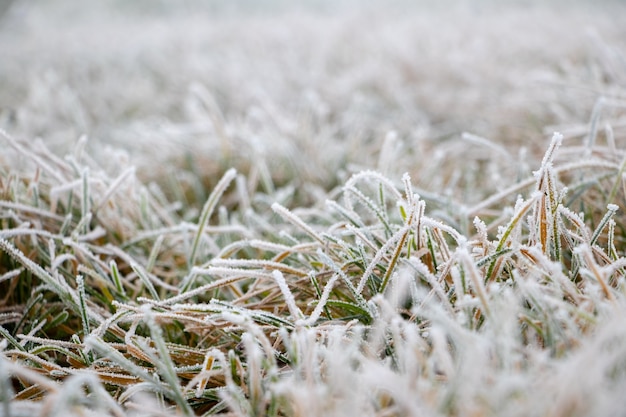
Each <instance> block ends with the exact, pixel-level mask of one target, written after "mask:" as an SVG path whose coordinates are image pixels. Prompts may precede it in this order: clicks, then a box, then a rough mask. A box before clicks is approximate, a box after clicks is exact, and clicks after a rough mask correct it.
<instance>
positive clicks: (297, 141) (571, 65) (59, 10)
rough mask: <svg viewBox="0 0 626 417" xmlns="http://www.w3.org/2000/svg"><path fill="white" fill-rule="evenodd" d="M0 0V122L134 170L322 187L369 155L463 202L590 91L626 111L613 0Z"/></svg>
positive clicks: (579, 132)
mask: <svg viewBox="0 0 626 417" xmlns="http://www.w3.org/2000/svg"><path fill="white" fill-rule="evenodd" d="M0 4H1V6H0V13H1V17H0V19H1V20H0V56H1V57H2V59H0V128H2V129H4V130H5V131H7V132H8V133H10V134H12V135H14V136H16V137H22V138H28V139H32V140H34V139H36V138H41V139H42V140H43V141H44V142H45V143H47V144H48V145H49V146H50V147H51V148H52V149H53V150H54V152H58V154H59V155H63V154H64V153H66V152H69V151H70V150H71V149H73V147H74V146H75V145H76V143H77V142H78V139H79V138H81V137H83V136H84V135H86V137H88V141H87V143H88V145H87V146H88V148H89V149H90V152H91V155H92V156H93V157H94V159H95V160H97V161H98V162H99V163H100V164H101V166H102V169H105V170H106V169H110V170H116V169H118V168H117V167H118V166H117V165H116V164H112V163H111V161H112V160H115V161H118V160H120V158H121V159H122V160H127V161H130V162H129V163H132V164H133V165H136V166H137V167H138V174H139V175H140V176H141V177H142V178H143V179H145V180H147V181H157V182H158V181H162V180H163V178H164V177H165V176H167V175H174V176H180V175H182V174H181V172H184V171H185V170H187V171H188V172H191V173H193V174H194V175H200V176H201V177H202V178H205V179H206V181H207V182H208V183H211V182H212V179H213V178H219V175H220V173H221V172H223V171H224V170H225V169H227V168H228V167H230V166H236V167H237V168H238V169H240V171H242V172H244V173H248V174H249V173H250V172H251V171H252V169H253V168H254V169H255V170H257V171H259V172H260V171H263V170H265V171H266V172H269V174H268V175H270V176H271V177H272V178H273V180H274V181H275V182H276V183H277V184H284V183H289V182H291V181H296V183H303V182H312V183H315V184H318V185H320V186H321V187H322V188H324V189H330V188H332V187H333V186H335V185H337V184H340V183H341V182H342V181H344V180H345V178H347V176H348V175H349V174H350V173H351V172H354V171H356V170H358V169H363V168H375V169H378V170H380V171H382V172H383V173H385V174H388V175H390V176H397V178H399V176H400V175H401V173H402V172H404V171H409V172H412V173H413V174H414V176H416V175H417V176H419V178H420V180H419V181H420V185H421V186H422V187H423V188H424V189H425V190H437V191H441V190H449V192H450V193H457V192H459V190H466V191H464V193H465V194H466V195H463V196H460V197H459V198H460V199H462V200H464V201H472V200H476V201H478V200H479V199H480V198H482V195H481V194H482V193H476V194H474V193H473V191H472V190H473V188H476V187H475V186H476V185H480V187H481V189H482V190H483V191H484V192H485V193H489V192H493V191H494V190H495V189H498V188H502V187H504V186H506V185H507V182H506V181H507V180H503V178H508V181H515V180H517V179H519V178H521V177H523V176H525V175H529V174H530V171H531V169H532V168H534V167H535V166H534V165H533V163H532V162H530V161H533V159H532V158H533V157H534V156H537V157H540V156H541V154H542V153H543V152H544V150H545V147H546V145H547V143H548V141H549V138H550V136H551V134H552V131H553V130H561V131H563V132H564V133H565V135H566V140H572V141H574V140H579V139H581V138H582V137H583V136H584V134H585V132H586V131H587V126H588V124H589V120H590V117H591V114H592V110H593V108H594V105H595V104H596V102H597V100H598V98H599V97H600V96H604V97H607V98H608V99H609V100H610V101H611V102H612V103H614V105H611V106H607V107H606V109H605V111H604V113H603V117H607V118H611V119H612V120H618V121H619V120H621V122H618V123H614V129H616V130H617V131H618V133H619V129H624V123H623V122H624V119H623V116H624V111H623V106H621V105H620V103H622V102H623V101H624V100H626V59H625V51H626V25H624V24H623V22H625V21H626V6H625V5H624V4H623V2H619V1H594V2H592V1H577V2H572V1H550V2H544V1H522V0H519V1H506V2H499V1H452V0H450V1H440V2H436V4H434V2H426V1H408V0H392V1H377V0H367V1H356V0H353V1H349V0H342V1H331V0H311V1H306V2H288V1H284V0H260V1H258V0H255V1H253V0H237V1H229V2H222V1H199V0H185V1H178V2H169V1H147V0H146V1H143V0H138V1H133V2H127V1H121V0H108V1H98V2H79V1H68V0H49V1H28V0H15V1H13V2H11V1H6V0H4V1H3V2H2V3H0ZM620 123H622V124H620ZM462 132H470V133H472V134H475V135H478V136H480V137H483V138H486V139H488V140H489V141H490V143H491V145H495V146H496V147H501V148H499V150H497V152H496V155H500V156H499V157H497V158H493V153H492V152H491V151H490V152H486V151H485V146H484V144H483V145H480V144H478V145H477V144H476V143H469V142H468V141H467V140H466V139H463V138H462V137H461V134H462ZM491 145H490V146H491ZM491 147H493V146H491ZM492 150H493V149H492ZM498 152H499V153H498ZM494 159H495V160H494ZM259 164H261V165H260V166H261V168H259ZM513 167H514V168H513ZM520 167H521V168H520ZM457 168H458V169H457ZM255 172H256V171H255ZM465 172H473V173H477V174H476V176H475V178H469V177H467V176H465V175H464V174H463V173H465ZM442 173H443V175H442ZM394 178H395V177H394Z"/></svg>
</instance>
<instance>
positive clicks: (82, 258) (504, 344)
mask: <svg viewBox="0 0 626 417" xmlns="http://www.w3.org/2000/svg"><path fill="white" fill-rule="evenodd" d="M2 138H3V140H4V141H5V143H7V144H8V145H10V146H12V147H13V148H14V149H16V150H17V152H18V153H19V154H20V157H22V158H25V159H26V160H28V161H29V163H28V164H25V165H24V166H30V167H32V168H26V169H24V170H23V171H20V172H19V173H16V174H17V176H16V179H15V180H14V184H12V185H11V187H12V189H11V190H5V194H7V193H11V196H12V198H11V199H10V200H5V202H3V204H4V206H5V207H6V210H7V212H6V213H7V216H5V218H4V219H3V222H4V227H3V231H2V240H0V244H1V247H2V250H3V252H2V253H3V258H4V260H3V263H2V265H3V270H2V271H1V273H2V274H3V275H2V276H3V279H2V282H0V285H2V286H3V288H5V291H4V293H5V294H6V295H5V306H6V307H5V311H4V312H3V315H2V317H3V320H2V327H0V329H1V331H2V336H3V339H4V340H5V342H3V353H2V367H1V368H0V369H1V370H2V371H1V372H2V375H0V378H1V381H2V384H3V386H4V387H7V388H6V390H3V392H4V394H3V395H4V396H3V398H2V402H3V410H4V413H5V414H6V415H21V414H23V413H26V412H30V411H27V410H31V411H32V410H38V411H36V412H44V410H45V409H47V407H50V406H52V407H53V408H54V409H59V410H61V409H65V408H67V407H68V406H69V404H72V407H79V408H82V409H84V410H89V412H93V413H96V412H103V413H111V414H116V415H124V414H126V413H131V414H132V413H133V412H134V411H133V410H136V409H137V406H138V404H139V402H140V401H143V400H141V398H143V396H145V395H148V396H149V397H150V398H152V401H154V407H156V408H155V409H160V410H163V412H167V413H178V414H181V415H192V414H202V415H211V414H216V413H222V412H226V411H228V412H230V413H234V414H236V415H276V416H278V415H343V414H349V413H350V412H352V413H354V412H358V413H359V414H362V415H375V414H377V413H385V414H390V415H409V414H419V413H429V414H430V413H438V414H449V415H455V414H458V413H465V412H468V411H473V412H477V413H481V414H498V415H499V414H502V413H504V414H507V415H508V414H512V415H513V414H520V415H523V414H526V413H528V412H531V411H532V410H547V409H551V410H554V411H555V412H565V411H568V412H569V411H571V410H569V409H567V407H574V409H576V410H583V411H581V412H584V410H586V409H587V408H585V407H600V408H589V409H601V408H602V407H610V403H609V402H607V401H608V400H607V398H611V397H610V396H608V397H606V398H605V397H594V401H597V404H595V403H594V404H595V405H588V404H573V405H572V404H569V403H568V402H567V401H566V399H565V398H566V397H563V398H562V399H561V400H560V401H561V403H558V404H560V405H558V404H557V405H554V406H551V405H549V404H550V402H549V400H550V398H549V397H548V396H547V394H546V393H545V392H542V391H541V390H539V386H541V387H543V389H546V390H549V389H551V388H550V383H551V382H545V383H542V384H536V381H545V380H546V378H547V380H548V381H554V383H555V384H557V385H558V384H559V382H558V380H557V379H556V378H557V375H561V374H562V373H563V372H565V369H566V368H565V367H566V364H567V363H569V362H573V363H575V362H576V361H578V360H582V359H577V358H579V357H582V356H584V355H588V352H589V351H590V349H591V350H593V349H599V351H598V352H597V355H599V356H598V358H596V359H595V361H596V365H597V366H598V367H600V369H603V370H604V373H602V372H599V371H598V373H597V378H599V380H598V381H597V382H598V383H599V384H605V385H612V386H614V385H615V384H617V386H623V384H624V383H625V382H626V381H624V379H623V378H622V376H621V375H623V369H622V365H620V364H621V363H622V360H621V359H620V358H622V356H621V355H623V354H624V353H626V352H622V351H621V350H619V349H618V350H614V349H613V348H611V350H610V352H611V354H610V356H608V357H606V358H605V359H602V360H601V359H599V357H600V355H602V354H604V353H608V352H609V350H607V349H609V348H608V346H609V345H611V343H610V342H609V340H612V338H615V337H618V338H619V337H622V336H620V335H621V333H619V332H617V333H614V332H613V333H611V331H610V330H608V329H609V328H610V329H613V330H617V329H614V328H615V324H614V323H613V322H611V321H610V320H609V321H607V320H608V318H609V317H611V316H614V315H616V314H621V312H623V311H624V308H625V307H624V278H625V275H624V274H625V272H624V271H625V269H624V268H625V267H626V260H625V259H624V258H623V257H622V254H623V252H624V247H623V238H622V237H621V235H617V234H616V225H617V222H616V221H615V219H616V218H622V214H621V213H620V210H619V209H618V206H617V205H616V204H615V203H613V202H611V203H610V204H608V206H607V207H606V209H605V210H604V212H603V213H596V212H595V210H590V211H589V212H588V213H576V212H575V211H574V209H573V204H574V202H577V204H579V205H580V207H585V206H586V204H588V201H587V200H586V195H588V194H590V193H592V194H595V193H597V192H600V193H602V192H603V193H606V195H611V196H612V197H611V198H617V197H619V198H623V195H621V194H616V193H613V192H612V191H611V188H612V187H613V183H614V181H615V180H613V179H611V176H615V175H618V174H619V173H620V172H621V166H620V164H619V163H617V162H615V161H614V160H613V159H612V158H605V157H603V156H602V154H598V155H597V156H595V157H594V158H593V159H587V160H582V161H581V162H573V163H571V162H567V163H563V162H558V154H559V152H563V150H562V149H559V146H560V145H561V142H562V140H563V139H562V136H561V135H560V134H555V135H554V137H553V140H552V143H551V145H550V146H549V147H548V150H547V151H546V154H545V156H544V158H543V161H542V162H541V163H540V165H539V166H538V170H537V171H536V172H535V175H534V186H533V185H532V182H527V183H528V184H529V186H528V187H527V189H526V191H525V193H524V194H525V195H524V194H523V195H521V196H520V197H519V199H518V202H517V203H516V205H515V207H514V208H511V210H510V211H509V213H510V214H509V220H508V222H507V221H506V220H505V219H497V222H501V223H502V225H501V226H499V231H498V232H497V233H494V231H493V229H494V227H495V226H497V222H496V224H490V223H488V222H486V221H485V220H482V219H480V217H476V218H475V219H474V225H475V229H476V231H475V233H474V234H469V235H465V234H463V233H461V232H460V231H459V230H457V229H456V228H455V227H453V226H450V225H448V224H446V223H445V222H444V221H441V220H439V219H437V218H434V217H432V216H430V215H429V210H428V204H427V203H426V202H425V201H424V200H423V199H422V198H421V197H420V195H419V194H418V193H416V190H415V188H414V185H413V183H412V180H411V178H410V176H409V175H405V176H404V177H402V179H401V181H399V182H395V181H394V180H393V179H391V178H387V177H385V176H382V175H381V174H379V173H376V172H374V171H364V172H360V173H357V174H355V175H354V176H352V178H350V179H349V180H348V181H347V182H346V184H345V186H344V187H343V188H342V190H341V193H340V194H338V195H337V198H335V199H333V200H328V202H327V205H326V207H327V209H325V210H324V211H306V212H305V211H302V212H299V211H297V210H296V211H292V210H289V209H287V208H285V207H283V206H282V205H280V204H277V203H276V204H274V205H273V206H272V208H273V211H274V212H275V215H273V214H272V213H271V212H265V213H261V212H258V213H256V216H264V218H265V219H264V222H266V224H268V225H271V227H272V228H274V231H273V232H272V233H270V234H268V231H267V230H258V229H255V228H252V227H249V226H250V224H249V223H246V222H248V221H250V220H249V219H250V217H248V216H247V215H245V213H238V212H237V211H236V209H232V211H231V212H230V213H229V215H228V217H227V218H223V217H221V216H215V215H212V214H211V213H214V211H215V208H216V207H218V204H219V200H220V199H225V198H228V199H230V201H231V202H230V204H235V206H233V207H236V201H237V198H241V194H240V193H239V192H238V191H237V190H232V189H231V188H230V187H228V185H229V183H230V182H231V181H232V180H233V179H234V178H235V177H236V174H235V172H234V171H228V172H227V173H226V174H225V176H224V178H223V179H222V180H221V181H220V182H219V183H218V185H217V186H216V188H215V190H214V191H213V193H212V194H211V197H209V199H208V202H207V203H206V205H205V208H204V209H203V210H202V213H201V214H200V216H199V218H198V220H197V222H198V223H197V224H195V223H188V222H186V221H184V220H182V219H180V220H178V221H179V223H178V225H177V224H176V221H177V220H176V216H175V214H174V213H171V212H168V211H167V209H166V208H165V207H163V206H160V202H158V201H157V198H156V197H155V196H154V195H153V194H152V193H151V191H150V190H149V189H147V188H144V187H143V186H142V184H141V183H140V182H138V180H137V179H136V178H135V177H134V176H133V174H132V172H127V173H126V174H124V177H123V178H124V180H123V181H122V180H120V179H119V178H109V177H107V176H106V175H104V174H102V173H98V172H97V171H96V170H94V169H92V168H93V167H89V166H86V165H82V166H81V165H80V164H79V165H77V166H75V167H72V166H71V165H70V163H69V162H66V161H67V160H66V161H64V160H60V159H57V158H56V157H53V156H51V154H50V153H48V152H46V151H45V150H43V149H41V148H35V147H34V146H33V145H32V144H29V143H28V142H25V141H20V140H17V139H15V138H12V137H11V136H9V135H8V134H6V133H2ZM73 163H74V164H76V161H73ZM28 169H32V170H34V172H35V173H37V181H36V182H33V181H32V180H31V179H30V178H32V174H28ZM590 169H591V170H593V171H596V172H597V171H598V170H605V171H606V172H607V175H606V177H607V180H606V181H603V182H598V183H596V184H595V185H593V186H592V187H589V186H587V185H585V187H587V188H586V189H585V190H584V192H581V193H578V195H577V197H576V199H574V200H569V203H567V201H568V198H567V196H568V194H569V193H572V192H574V193H576V192H577V190H576V184H574V187H572V189H571V190H566V188H565V186H564V185H563V183H562V177H564V175H565V174H567V177H568V178H576V177H578V176H579V175H583V174H584V173H585V172H587V171H588V170H590ZM31 172H33V171H31ZM52 172H54V173H56V174H54V175H52V174H50V173H52ZM244 180H245V178H244ZM524 183H526V182H524ZM124 187H128V188H130V189H132V190H134V193H133V194H132V195H135V196H136V195H140V196H142V197H141V198H140V199H137V200H133V199H132V198H130V199H129V198H128V197H124V199H121V196H122V195H124V196H127V193H126V192H124V191H123V188H124ZM54 190H64V191H63V194H61V193H60V192H58V191H57V192H54ZM33 195H37V203H36V204H33V203H32V196H33ZM116 195H117V196H119V197H117V198H116V197H115V196H116ZM103 200H104V201H103ZM612 201H615V200H612ZM105 202H106V203H105ZM248 204H251V207H250V210H254V204H252V203H248ZM486 204H492V200H490V201H489V202H486V203H485V204H484V205H483V206H486ZM594 207H595V206H594ZM95 208H97V211H96V210H95ZM220 210H223V208H220ZM44 213H45V214H44ZM242 214H244V215H242ZM114 216H123V217H124V218H125V219H126V220H127V221H131V220H132V221H134V222H135V224H136V225H137V226H136V228H135V230H134V231H129V230H119V229H118V228H119V227H126V226H125V225H121V224H120V223H119V222H109V221H108V219H111V218H112V217H114ZM85 219H89V221H86V220H85ZM148 219H150V220H148ZM215 221H220V222H221V224H220V225H219V226H212V224H213V222H215ZM254 221H256V220H254ZM224 222H225V223H224ZM238 225H242V226H244V227H246V225H247V226H248V227H249V228H248V229H247V233H246V235H245V236H241V237H240V238H239V239H237V238H236V237H234V238H233V233H234V232H233V231H236V230H237V227H236V226H238ZM151 230H154V231H155V233H151ZM235 235H236V232H235ZM222 238H223V239H224V240H221V239H222ZM218 242H222V243H221V244H220V243H218ZM214 246H218V248H219V249H217V250H216V249H214V248H213V247H214ZM185 253H189V255H188V256H185ZM596 335H599V336H596ZM605 337H606V338H608V339H607V341H606V342H605V341H603V340H604V339H603V338H605ZM598 343H599V344H600V345H597V344H598ZM604 343H608V344H609V345H606V346H607V347H603V346H605V345H604ZM594 346H595V347H594ZM598 346H600V347H598ZM609 375H611V376H610V377H609ZM607 378H608V379H607ZM73 386H77V387H81V388H78V391H77V390H72V389H70V388H68V387H73ZM552 389H553V388H552ZM493 390H495V391H496V392H497V393H498V395H493V392H492V391H493ZM610 392H613V391H610ZM567 398H569V397H567ZM47 404H52V405H47ZM513 404H515V407H514V406H513ZM516 407H517V408H516ZM550 407H552V408H550ZM558 407H561V408H558ZM602 409H604V408H602ZM516 410H517V411H516ZM521 410H523V411H521Z"/></svg>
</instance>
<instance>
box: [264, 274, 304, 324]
mask: <svg viewBox="0 0 626 417" xmlns="http://www.w3.org/2000/svg"><path fill="white" fill-rule="evenodd" d="M272 276H273V277H274V280H276V283H277V284H278V287H279V288H280V292H282V293H283V297H284V298H285V303H286V304H287V308H289V313H290V314H291V317H292V318H293V319H294V320H299V319H301V318H302V317H304V315H303V314H302V311H301V310H300V308H298V305H297V304H296V300H295V298H293V294H292V293H291V290H290V289H289V286H288V285H287V282H286V281H285V277H284V276H283V273H282V272H280V271H279V270H276V269H275V270H274V271H272Z"/></svg>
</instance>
